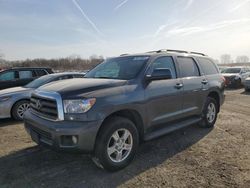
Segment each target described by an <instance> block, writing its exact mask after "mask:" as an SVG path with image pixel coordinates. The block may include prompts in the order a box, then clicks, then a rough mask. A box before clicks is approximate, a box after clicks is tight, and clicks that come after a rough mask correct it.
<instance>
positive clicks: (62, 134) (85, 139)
mask: <svg viewBox="0 0 250 188" xmlns="http://www.w3.org/2000/svg"><path fill="white" fill-rule="evenodd" d="M101 123H102V121H101V120H100V121H89V122H82V121H81V122H80V121H50V120H46V119H43V118H40V117H38V116H36V115H34V114H33V113H32V112H30V110H28V111H27V112H26V113H25V115H24V125H25V129H26V131H27V132H28V133H29V134H30V136H31V138H32V140H33V141H35V142H36V143H37V144H43V145H46V146H49V147H50V148H52V149H54V150H57V151H69V152H82V153H91V152H92V151H93V150H94V146H95V140H96V136H97V132H98V130H99V127H100V126H101ZM72 136H75V137H76V138H77V142H76V143H73V144H68V143H67V144H65V140H64V138H66V137H67V138H71V137H72Z"/></svg>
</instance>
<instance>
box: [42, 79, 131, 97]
mask: <svg viewBox="0 0 250 188" xmlns="http://www.w3.org/2000/svg"><path fill="white" fill-rule="evenodd" d="M126 82H127V81H126V80H116V79H95V78H84V79H82V78H79V79H68V80H62V81H58V82H52V83H50V84H47V85H45V86H42V87H40V88H39V89H38V90H42V91H53V92H57V93H59V94H61V96H74V95H79V94H84V93H88V92H92V91H97V90H101V89H107V88H112V87H118V86H122V85H124V84H125V83H126Z"/></svg>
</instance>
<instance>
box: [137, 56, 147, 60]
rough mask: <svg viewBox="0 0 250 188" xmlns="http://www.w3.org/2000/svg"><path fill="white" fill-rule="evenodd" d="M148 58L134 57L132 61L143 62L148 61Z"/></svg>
mask: <svg viewBox="0 0 250 188" xmlns="http://www.w3.org/2000/svg"><path fill="white" fill-rule="evenodd" d="M148 58H149V57H148V56H143V57H134V58H133V61H145V60H148Z"/></svg>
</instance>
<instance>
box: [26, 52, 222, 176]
mask: <svg viewBox="0 0 250 188" xmlns="http://www.w3.org/2000/svg"><path fill="white" fill-rule="evenodd" d="M224 85H225V84H224V77H223V76H222V75H221V74H220V73H219V70H218V68H217V66H216V65H215V63H214V62H213V60H212V59H211V58H209V57H207V56H206V55H204V54H201V53H194V52H192V53H188V52H186V51H175V50H159V51H154V52H148V53H143V54H135V55H123V56H120V57H115V58H109V59H107V60H105V61H104V62H103V63H101V64H100V65H98V66H97V67H95V68H94V69H92V70H91V71H89V72H88V73H87V74H86V75H85V79H82V80H75V81H74V82H72V81H71V80H65V81H62V82H57V83H51V84H49V85H46V86H43V87H40V88H39V89H38V90H36V91H35V92H34V93H33V94H32V97H31V108H30V109H29V110H28V111H27V112H26V113H25V115H24V123H25V128H26V130H27V132H28V133H29V134H30V135H31V138H32V139H33V140H34V141H35V142H36V143H38V144H44V145H46V146H50V148H53V149H55V150H61V151H80V152H85V153H91V154H92V155H93V161H94V162H95V163H96V164H97V165H98V166H99V167H102V168H105V169H107V170H110V171H115V170H119V169H121V168H124V167H126V166H127V165H128V164H129V163H130V162H131V161H132V159H133V158H134V156H135V154H136V151H137V150H138V145H139V142H140V141H143V140H151V139H153V138H156V137H159V136H161V135H164V134H166V133H169V132H172V131H174V130H177V129H180V128H183V127H185V126H188V125H190V124H194V123H199V125H200V126H202V127H213V126H214V124H215V121H216V119H217V114H218V113H219V111H220V106H221V105H222V103H223V101H224Z"/></svg>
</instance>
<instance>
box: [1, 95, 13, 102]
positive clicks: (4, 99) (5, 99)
mask: <svg viewBox="0 0 250 188" xmlns="http://www.w3.org/2000/svg"><path fill="white" fill-rule="evenodd" d="M10 98H11V96H5V97H0V102H4V101H7V100H9V99H10Z"/></svg>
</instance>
